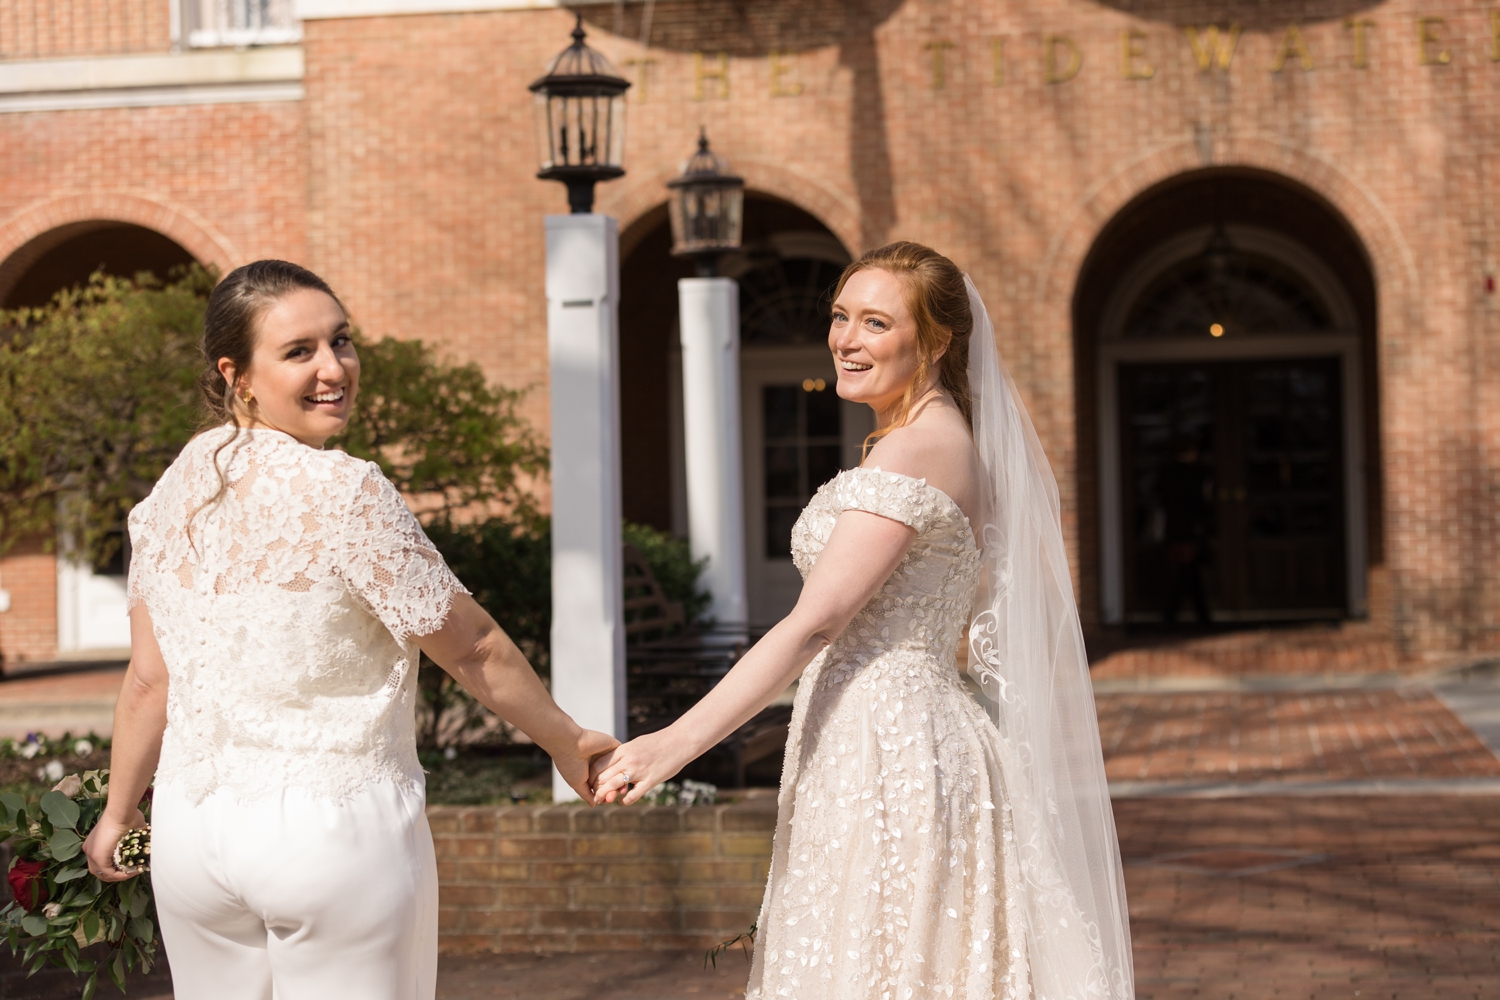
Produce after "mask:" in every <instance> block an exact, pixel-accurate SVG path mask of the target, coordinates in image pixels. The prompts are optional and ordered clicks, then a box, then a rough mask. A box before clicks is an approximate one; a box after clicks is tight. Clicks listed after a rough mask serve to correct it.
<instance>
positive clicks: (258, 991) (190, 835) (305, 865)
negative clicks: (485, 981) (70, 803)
mask: <svg viewBox="0 0 1500 1000" xmlns="http://www.w3.org/2000/svg"><path fill="white" fill-rule="evenodd" d="M424 806H425V802H424V796H423V794H422V791H421V790H420V789H417V788H412V787H410V786H406V787H402V786H399V785H397V784H395V783H392V782H389V781H381V782H377V783H375V784H372V785H369V786H367V787H366V788H365V789H363V790H362V791H360V792H358V793H356V794H355V795H354V796H353V797H351V798H348V799H345V800H342V801H335V800H332V799H324V798H319V797H316V796H313V795H310V794H308V793H306V792H303V791H301V790H298V789H290V790H286V791H283V792H281V793H279V794H276V795H273V796H271V797H267V798H262V799H257V800H256V801H253V802H251V803H248V804H245V803H241V802H239V801H238V800H237V799H236V798H235V796H234V792H233V791H232V790H231V789H227V788H221V789H219V790H217V791H215V792H213V793H212V794H210V795H209V796H208V797H207V798H206V799H204V800H203V801H202V802H200V803H198V804H196V805H195V804H193V803H192V802H191V801H190V800H189V799H188V798H187V796H186V795H184V794H183V792H182V791H181V789H180V788H179V787H178V786H177V785H176V784H175V783H170V782H169V783H168V784H167V785H166V786H165V787H161V788H158V789H157V791H156V795H155V799H154V801H153V806H152V817H151V818H152V824H151V826H152V832H151V840H152V851H151V861H152V864H151V882H152V888H153V891H154V893H155V897H156V909H157V914H158V919H159V920H160V921H161V932H162V939H163V943H164V944H165V947H166V952H167V960H168V962H169V963H170V964H171V967H172V986H173V994H174V996H175V997H176V1000H328V998H330V997H358V998H359V1000H433V997H434V994H435V992H436V988H437V911H438V907H437V899H438V892H437V862H436V859H435V857H434V854H433V847H432V833H431V830H430V829H429V828H428V826H427V815H426V812H425V810H424Z"/></svg>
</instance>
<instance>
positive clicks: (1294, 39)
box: [1271, 24, 1313, 73]
mask: <svg viewBox="0 0 1500 1000" xmlns="http://www.w3.org/2000/svg"><path fill="white" fill-rule="evenodd" d="M1292 56H1296V57H1297V61H1298V62H1300V63H1301V64H1302V68H1303V69H1309V70H1310V69H1312V68H1313V57H1312V53H1311V52H1309V51H1307V39H1305V38H1303V37H1302V29H1301V28H1299V27H1297V26H1296V25H1295V24H1289V25H1287V26H1286V34H1284V35H1282V36H1281V48H1279V49H1277V50H1276V58H1275V59H1273V60H1272V61H1271V72H1272V73H1280V72H1281V71H1282V70H1284V69H1286V61H1287V59H1289V58H1291V57H1292Z"/></svg>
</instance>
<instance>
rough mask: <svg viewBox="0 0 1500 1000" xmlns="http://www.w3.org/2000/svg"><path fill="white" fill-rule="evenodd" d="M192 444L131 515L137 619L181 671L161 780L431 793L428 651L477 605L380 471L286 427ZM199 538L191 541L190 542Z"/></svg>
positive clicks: (242, 792) (195, 787)
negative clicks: (424, 716) (425, 641)
mask: <svg viewBox="0 0 1500 1000" xmlns="http://www.w3.org/2000/svg"><path fill="white" fill-rule="evenodd" d="M230 434H231V429H230V428H228V427H223V428H217V429H215V430H212V431H209V432H207V433H205V434H200V435H199V436H198V437H196V438H194V439H193V440H192V441H191V442H189V444H188V446H187V447H186V448H184V449H183V451H182V454H181V455H179V456H178V457H177V460H176V461H175V462H173V463H172V466H171V468H169V469H168V470H167V471H166V473H165V474H164V475H163V476H162V477H161V480H160V481H159V482H158V483H157V484H156V488H155V489H153V490H152V491H151V495H150V496H148V497H147V498H146V499H145V500H144V501H142V502H141V503H140V504H138V505H137V506H136V508H135V509H134V510H133V511H131V513H130V541H131V545H132V547H133V553H132V558H131V566H130V584H129V594H130V606H131V607H134V606H135V605H137V604H145V605H146V607H147V609H148V610H149V611H150V614H151V621H152V624H153V625H154V627H155V632H156V639H157V642H158V643H159V644H160V646H161V651H162V656H163V657H164V659H165V660H166V665H167V672H168V675H169V677H170V684H169V688H168V694H167V729H166V734H165V737H164V738H163V741H162V753H161V763H160V766H159V767H158V769H157V780H158V781H159V782H162V783H165V782H168V781H177V782H180V783H181V784H182V786H183V788H184V790H185V791H186V792H187V794H188V796H189V798H190V799H191V800H193V801H195V802H196V801H201V800H202V799H203V798H205V797H206V796H207V795H208V794H209V793H211V792H213V791H214V790H216V789H219V788H230V789H233V791H234V793H235V795H236V796H237V797H238V798H239V799H241V800H242V801H249V800H254V799H258V798H261V797H264V796H266V795H270V794H274V793H276V792H278V791H281V790H283V789H286V788H291V787H297V788H300V789H303V790H305V791H308V792H310V793H312V794H314V795H317V796H319V797H326V798H330V799H342V798H346V797H348V796H350V795H352V794H354V793H355V792H357V791H359V790H360V789H361V788H363V787H364V786H366V785H368V784H370V783H372V782H376V781H381V780H390V781H394V782H398V783H406V784H409V785H413V786H416V787H418V788H421V787H422V786H423V776H422V769H421V767H420V765H419V764H418V763H417V754H416V737H415V718H414V713H415V693H416V653H417V649H416V645H415V643H414V642H412V641H411V638H412V636H417V635H425V634H428V633H430V632H434V631H436V630H437V629H438V628H440V627H441V625H442V623H443V620H444V619H445V618H446V617H447V614H448V609H449V607H450V606H451V604H452V601H453V597H454V595H455V594H458V593H467V591H465V590H464V587H463V585H462V584H460V583H459V582H458V580H457V579H456V578H455V577H454V576H453V574H452V572H451V571H449V569H448V567H447V566H446V565H445V564H444V563H443V560H442V557H441V556H439V555H438V552H437V550H436V549H435V548H433V546H432V543H431V542H430V541H428V540H427V536H426V535H424V534H423V533H422V528H421V526H420V525H419V524H418V523H417V520H416V518H415V517H413V516H412V514H411V511H410V510H409V509H408V508H407V506H406V504H405V502H404V501H403V500H402V499H401V495H400V494H399V493H398V492H397V491H396V489H395V487H393V486H392V485H391V484H390V481H389V480H387V479H386V478H385V476H384V475H382V474H381V472H380V469H379V467H378V466H376V465H374V464H373V463H370V462H365V461H362V460H360V459H357V458H353V457H351V456H349V455H347V454H345V453H344V452H341V451H331V450H330V451H319V450H317V449H314V448H310V447H308V446H306V445H304V444H302V443H300V442H299V441H297V440H296V439H295V438H292V437H291V436H289V435H287V434H283V433H281V432H280V431H273V430H265V429H255V430H248V431H241V432H240V434H239V437H238V438H237V439H235V440H234V442H233V443H232V444H230V445H229V446H228V447H226V448H225V449H224V450H223V451H222V452H221V453H220V454H219V456H218V463H219V466H220V467H221V468H223V469H224V470H225V478H226V480H227V481H228V483H229V488H228V489H227V490H226V491H225V493H224V495H223V496H222V498H221V499H220V500H219V501H218V502H216V503H215V504H213V505H212V506H208V507H204V506H203V504H204V502H205V501H206V500H208V499H209V498H210V497H212V496H213V495H214V493H215V492H217V491H218V489H219V476H218V475H217V473H216V472H215V469H214V464H213V456H214V451H215V449H216V448H217V447H218V446H219V445H220V444H221V443H222V442H224V441H225V440H227V439H228V438H229V437H230ZM189 529H190V530H189Z"/></svg>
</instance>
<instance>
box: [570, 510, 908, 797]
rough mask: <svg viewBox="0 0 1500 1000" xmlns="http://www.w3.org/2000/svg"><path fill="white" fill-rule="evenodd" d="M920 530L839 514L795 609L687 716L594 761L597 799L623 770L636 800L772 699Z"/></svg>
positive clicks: (609, 791) (839, 629)
mask: <svg viewBox="0 0 1500 1000" xmlns="http://www.w3.org/2000/svg"><path fill="white" fill-rule="evenodd" d="M916 536H917V533H916V532H915V531H913V530H912V529H911V528H909V527H907V526H906V525H904V524H902V523H901V522H899V521H893V520H891V519H889V518H886V517H881V516H880V515H878V514H870V513H867V512H865V511H861V510H847V511H845V512H844V513H843V514H841V515H839V519H838V521H837V523H836V524H835V525H834V528H833V533H832V534H831V535H830V536H829V538H828V544H827V545H826V546H824V548H823V551H822V553H821V554H819V556H818V561H817V564H816V565H814V567H813V570H812V572H811V573H809V574H808V576H807V581H806V582H805V583H804V584H803V585H802V595H801V596H800V597H799V598H798V599H797V606H796V607H795V608H793V609H792V613H791V614H789V615H787V617H786V618H783V619H782V620H781V621H780V622H778V623H777V625H776V627H775V628H773V629H771V631H769V632H767V633H766V635H765V637H764V638H763V639H761V640H760V642H757V643H756V644H755V646H754V647H753V648H752V649H751V650H750V651H749V652H748V653H746V654H745V655H744V657H743V658H741V660H740V661H739V662H738V663H736V664H735V665H734V668H733V669H732V670H730V671H729V673H728V674H726V675H725V677H724V679H723V680H722V681H720V682H719V683H718V685H716V686H715V687H714V689H713V690H712V691H710V692H709V693H708V694H707V695H705V696H704V698H703V700H702V701H700V702H698V704H696V705H694V706H693V707H692V708H691V709H689V710H688V712H687V714H685V715H684V716H683V717H682V718H680V719H678V720H677V721H676V722H674V723H673V724H672V725H670V726H668V727H667V728H666V729H663V730H661V731H659V732H655V733H651V734H649V735H646V736H642V737H640V738H639V739H636V740H632V741H631V742H629V743H627V744H625V745H624V746H622V747H620V748H619V749H618V750H616V751H615V752H614V753H611V754H608V755H606V756H604V757H601V758H600V759H599V760H598V762H597V763H596V764H595V766H594V783H595V787H596V788H598V789H599V790H600V793H599V795H598V800H599V801H613V799H614V798H615V796H616V794H617V793H618V792H619V790H620V786H621V784H622V782H621V781H620V780H619V779H620V777H621V775H623V774H629V776H630V782H631V784H633V785H635V788H634V789H633V790H631V791H630V792H629V793H628V794H626V795H625V797H624V801H625V802H627V803H630V802H634V801H636V800H637V799H639V798H640V797H641V796H642V795H644V794H646V792H647V791H649V790H650V789H652V788H654V787H655V786H656V785H659V784H661V783H662V782H663V781H666V780H667V779H668V778H670V777H672V775H674V774H676V773H677V772H678V771H680V770H682V768H683V766H684V765H685V764H687V763H688V762H689V761H691V760H693V759H694V758H696V757H698V756H700V755H701V754H703V753H704V751H706V750H708V749H709V748H710V747H712V746H713V745H714V744H716V743H718V742H719V741H720V740H722V739H723V738H724V737H726V736H728V735H729V734H730V733H732V732H734V731H735V730H736V729H738V728H739V727H740V726H742V725H744V724H745V723H746V722H747V721H749V719H750V718H751V717H753V716H754V715H755V713H757V712H759V711H760V710H761V709H763V708H765V707H766V706H767V705H769V704H770V703H771V702H772V701H773V700H774V699H775V698H776V696H777V695H779V694H780V693H781V692H782V691H785V690H786V687H787V685H788V684H790V683H791V682H792V681H794V680H795V679H796V678H797V677H799V676H800V675H801V674H802V671H803V670H805V669H806V668H807V665H808V664H809V663H811V662H812V659H813V657H815V656H817V655H818V653H819V652H821V651H822V650H823V648H824V647H825V646H827V645H828V644H829V643H831V642H833V641H834V640H835V639H837V638H838V637H839V636H840V635H841V634H842V633H843V631H844V629H846V628H848V626H849V623H850V622H851V621H853V620H854V616H855V615H857V614H858V613H859V611H860V609H861V608H863V607H864V606H865V605H866V604H868V603H869V602H870V599H871V598H873V597H874V596H875V595H876V594H877V593H878V592H879V591H880V588H881V587H882V586H883V585H884V584H885V581H886V580H887V579H888V578H889V577H890V575H891V573H892V572H893V571H894V570H895V569H896V567H897V566H898V565H899V564H900V562H901V560H902V559H903V558H904V557H905V556H906V553H907V550H908V549H910V548H911V544H912V542H913V541H914V540H915V539H916ZM611 784H613V786H614V787H610V786H611Z"/></svg>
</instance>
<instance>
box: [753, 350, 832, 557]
mask: <svg viewBox="0 0 1500 1000" xmlns="http://www.w3.org/2000/svg"><path fill="white" fill-rule="evenodd" d="M840 411H841V407H840V405H839V398H838V394H837V393H836V392H835V391H834V388H833V386H832V385H830V384H828V382H827V381H826V380H824V379H821V378H818V379H813V378H807V379H803V381H802V382H800V383H793V384H790V385H788V384H773V385H764V386H762V387H761V420H762V423H761V426H762V427H763V428H764V433H765V444H764V448H763V458H764V480H763V481H764V490H765V518H766V522H765V523H766V536H765V542H766V546H765V554H766V557H767V558H771V559H777V558H789V557H790V556H791V554H792V525H794V524H796V523H797V518H798V516H799V515H800V514H801V513H802V508H803V507H805V506H807V502H808V501H809V500H811V499H812V495H813V494H814V493H816V492H817V491H818V487H820V486H822V485H823V484H824V483H826V482H828V480H830V479H832V478H833V477H834V476H836V475H838V473H839V469H840V468H841V467H842V458H843V433H842V429H843V422H842V419H841V412H840Z"/></svg>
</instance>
